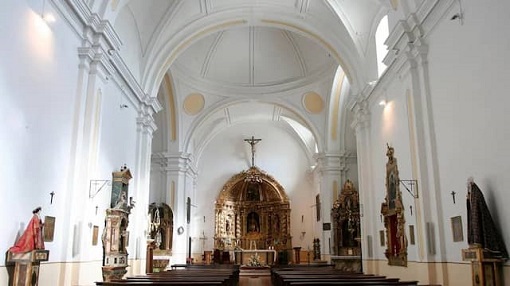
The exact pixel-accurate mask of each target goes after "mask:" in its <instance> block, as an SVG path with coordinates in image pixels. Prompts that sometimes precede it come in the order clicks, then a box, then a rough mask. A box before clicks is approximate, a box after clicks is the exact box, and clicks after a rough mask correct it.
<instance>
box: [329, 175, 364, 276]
mask: <svg viewBox="0 0 510 286" xmlns="http://www.w3.org/2000/svg"><path fill="white" fill-rule="evenodd" d="M331 217H332V220H333V241H334V244H333V253H334V254H335V255H333V256H331V261H332V262H333V263H334V264H335V268H336V269H340V270H342V271H348V272H361V246H360V234H361V233H360V205H359V194H358V192H357V191H356V189H355V188H354V184H353V183H352V181H350V180H347V181H345V183H344V186H343V188H342V191H341V192H340V195H339V196H338V199H337V200H336V201H335V202H334V203H333V209H332V210H331Z"/></svg>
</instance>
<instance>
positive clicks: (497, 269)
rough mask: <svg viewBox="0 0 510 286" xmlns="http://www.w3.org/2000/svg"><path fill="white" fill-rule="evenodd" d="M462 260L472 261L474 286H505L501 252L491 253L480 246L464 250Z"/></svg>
mask: <svg viewBox="0 0 510 286" xmlns="http://www.w3.org/2000/svg"><path fill="white" fill-rule="evenodd" d="M462 259H463V260H465V261H471V275H472V281H473V286H503V272H502V265H503V262H504V259H503V258H502V257H501V255H500V253H499V252H491V251H488V250H485V249H483V248H481V247H479V246H470V247H469V248H468V249H463V250H462Z"/></svg>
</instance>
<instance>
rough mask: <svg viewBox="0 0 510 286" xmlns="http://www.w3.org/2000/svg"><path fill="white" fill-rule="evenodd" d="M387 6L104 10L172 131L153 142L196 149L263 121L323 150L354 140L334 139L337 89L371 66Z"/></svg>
mask: <svg viewBox="0 0 510 286" xmlns="http://www.w3.org/2000/svg"><path fill="white" fill-rule="evenodd" d="M119 1H120V0H119ZM116 2H117V1H116ZM112 3H113V2H112ZM112 5H113V4H112ZM389 7H390V1H389V0H185V1H182V0H181V1H179V0H131V1H120V2H119V4H118V6H117V7H116V10H115V11H116V12H114V13H113V17H116V18H117V21H116V23H115V28H116V29H117V30H118V31H119V33H120V35H121V38H122V39H123V40H124V41H125V42H124V48H123V50H121V51H120V53H121V54H123V56H124V58H125V59H127V62H128V64H130V62H132V63H133V64H132V66H133V68H132V71H133V74H134V75H135V77H137V78H139V79H140V82H141V83H142V85H143V86H144V89H145V90H147V92H148V93H149V94H151V95H156V93H158V91H159V95H158V99H159V100H160V101H162V103H163V105H164V106H166V107H167V108H165V109H164V111H163V113H164V115H160V116H158V118H159V119H158V120H160V121H161V122H159V123H158V127H159V128H165V129H173V131H171V130H170V131H167V132H164V133H165V134H171V133H172V132H174V133H176V134H177V137H176V138H175V139H176V140H177V144H173V143H171V142H170V141H171V140H172V139H171V138H169V137H168V136H166V137H165V138H160V139H158V140H160V143H157V142H156V143H155V144H154V146H156V149H159V150H161V151H163V150H168V149H171V148H175V149H178V150H188V151H191V150H200V149H203V148H204V146H203V144H207V143H206V142H207V141H208V138H210V137H211V136H214V133H213V132H212V131H213V130H214V131H215V132H221V129H222V128H226V127H228V126H230V125H231V124H233V123H235V122H241V121H242V122H245V121H249V120H252V121H260V122H266V123H264V124H267V122H268V120H267V119H269V122H273V123H274V124H279V126H283V125H285V124H286V127H283V128H287V130H289V129H290V130H294V131H295V133H296V134H298V135H296V136H297V137H299V138H301V139H302V141H303V145H304V146H306V148H307V149H309V150H310V151H311V152H315V150H316V149H315V148H316V147H317V146H319V151H321V152H326V151H327V150H330V151H331V150H342V149H343V150H345V149H352V148H355V146H346V144H347V143H346V142H347V141H345V140H344V138H345V136H351V137H352V136H354V135H353V134H352V130H346V127H347V128H348V126H349V123H348V122H346V120H348V119H347V118H348V117H347V116H346V115H345V113H346V106H347V103H348V100H347V99H346V97H348V96H349V94H357V93H359V92H360V91H361V90H362V88H363V87H364V86H365V84H366V83H367V82H370V81H372V80H374V78H369V77H367V75H370V74H374V75H376V74H377V72H376V71H371V69H373V68H374V67H375V66H376V65H375V58H374V55H375V51H374V50H373V49H374V47H373V38H374V33H375V30H376V28H377V23H378V22H379V20H380V19H381V18H382V16H383V15H384V14H385V13H387V11H388V9H389ZM115 13H117V14H115ZM130 59H131V60H130ZM338 70H340V72H338ZM338 75H341V76H338ZM344 75H345V78H344V77H343V76H344ZM165 81H167V82H166V83H165ZM339 82H340V83H343V85H347V86H348V88H344V87H343V86H340V85H339ZM337 85H338V88H337ZM310 94H312V95H313V96H308V97H306V99H305V96H306V95H310ZM340 97H341V98H340ZM312 99H313V100H312ZM169 101H171V102H169ZM193 102H197V103H199V105H196V106H193V105H192V104H191V103H193ZM253 103H257V104H253ZM307 104H308V105H309V106H306V105H307ZM172 105H173V106H174V108H175V110H174V112H172V110H171V108H169V107H170V106H172ZM238 111H240V112H238ZM303 128H304V129H307V130H308V133H307V134H308V138H304V137H306V136H304V137H303V136H302V134H304V133H303V132H302V131H299V130H298V129H301V130H303ZM333 128H336V130H332V129H333ZM337 133H338V134H342V135H340V136H339V137H338V138H340V140H339V139H338V138H337V137H335V136H336V135H332V134H337ZM346 133H347V134H348V135H345V134H346ZM310 137H311V138H310ZM311 140H312V141H315V146H314V147H311V146H312V145H313V144H310V141H311ZM335 140H338V141H335ZM156 141H157V140H156ZM169 142H170V143H169ZM197 142H198V143H197ZM350 142H353V141H352V140H351V141H350ZM200 144H202V145H200ZM170 145H172V147H169V146H170ZM351 145H352V144H351ZM158 146H159V147H158ZM321 146H322V147H321Z"/></svg>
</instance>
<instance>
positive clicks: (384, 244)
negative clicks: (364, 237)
mask: <svg viewBox="0 0 510 286" xmlns="http://www.w3.org/2000/svg"><path fill="white" fill-rule="evenodd" d="M379 240H380V241H381V246H386V243H385V239H384V230H380V231H379Z"/></svg>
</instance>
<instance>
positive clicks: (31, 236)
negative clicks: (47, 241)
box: [9, 214, 44, 253]
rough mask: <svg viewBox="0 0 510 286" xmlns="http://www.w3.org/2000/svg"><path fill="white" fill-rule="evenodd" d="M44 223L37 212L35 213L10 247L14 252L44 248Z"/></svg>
mask: <svg viewBox="0 0 510 286" xmlns="http://www.w3.org/2000/svg"><path fill="white" fill-rule="evenodd" d="M42 227H43V223H42V222H41V219H40V218H39V216H38V215H37V214H34V216H33V217H32V219H31V220H30V222H29V223H28V226H27V229H25V232H24V233H23V234H22V235H21V237H20V238H19V239H18V240H17V241H16V244H14V246H13V247H11V248H10V249H9V251H10V252H12V253H22V252H27V251H32V250H34V249H44V240H43V237H42Z"/></svg>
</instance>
